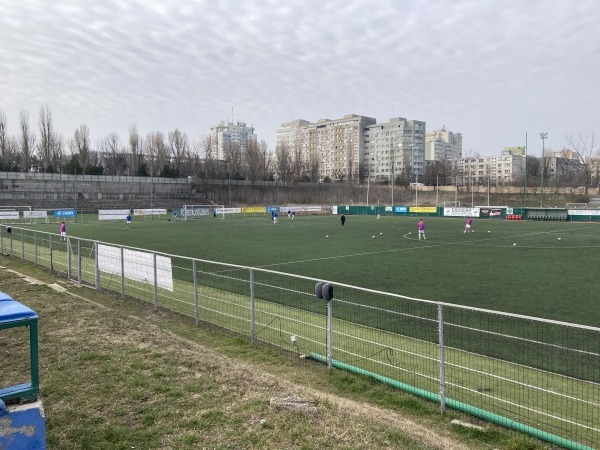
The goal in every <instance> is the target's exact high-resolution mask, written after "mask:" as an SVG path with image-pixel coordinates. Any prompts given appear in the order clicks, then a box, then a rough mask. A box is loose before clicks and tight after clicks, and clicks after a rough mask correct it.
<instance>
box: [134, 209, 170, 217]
mask: <svg viewBox="0 0 600 450" xmlns="http://www.w3.org/2000/svg"><path fill="white" fill-rule="evenodd" d="M164 214H167V210H166V209H160V208H159V209H156V208H155V209H134V210H133V215H134V216H160V215H164Z"/></svg>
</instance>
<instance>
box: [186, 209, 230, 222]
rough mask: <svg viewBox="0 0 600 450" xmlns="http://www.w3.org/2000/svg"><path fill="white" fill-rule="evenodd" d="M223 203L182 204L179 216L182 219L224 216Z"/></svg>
mask: <svg viewBox="0 0 600 450" xmlns="http://www.w3.org/2000/svg"><path fill="white" fill-rule="evenodd" d="M224 211H225V205H183V206H182V208H181V218H182V219H183V220H195V219H212V218H217V217H218V218H219V219H224V218H225V212H224Z"/></svg>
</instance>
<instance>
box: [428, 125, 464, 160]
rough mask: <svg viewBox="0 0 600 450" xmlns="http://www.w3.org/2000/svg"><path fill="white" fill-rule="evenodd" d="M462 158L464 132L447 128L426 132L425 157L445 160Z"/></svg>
mask: <svg viewBox="0 0 600 450" xmlns="http://www.w3.org/2000/svg"><path fill="white" fill-rule="evenodd" d="M460 158H462V134H461V133H454V132H452V131H448V130H446V129H445V128H442V129H441V130H434V131H431V132H429V133H427V134H425V159H426V160H427V161H445V160H447V159H460Z"/></svg>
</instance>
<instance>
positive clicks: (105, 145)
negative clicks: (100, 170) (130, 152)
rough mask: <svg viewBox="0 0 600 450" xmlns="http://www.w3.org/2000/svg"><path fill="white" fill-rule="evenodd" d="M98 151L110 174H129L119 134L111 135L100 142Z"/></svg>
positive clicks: (113, 133)
mask: <svg viewBox="0 0 600 450" xmlns="http://www.w3.org/2000/svg"><path fill="white" fill-rule="evenodd" d="M98 151H99V152H100V155H101V157H102V161H103V165H104V167H105V169H106V170H107V171H108V173H109V174H111V175H112V174H114V175H123V174H125V173H127V168H128V164H127V160H126V158H125V155H124V153H123V146H122V145H121V140H120V139H119V135H118V134H117V133H115V132H112V133H109V134H108V135H107V136H105V137H103V138H102V139H100V141H99V142H98Z"/></svg>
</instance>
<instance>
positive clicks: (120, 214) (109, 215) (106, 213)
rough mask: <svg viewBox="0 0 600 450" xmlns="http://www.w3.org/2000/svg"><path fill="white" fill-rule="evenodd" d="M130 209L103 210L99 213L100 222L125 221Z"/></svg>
mask: <svg viewBox="0 0 600 450" xmlns="http://www.w3.org/2000/svg"><path fill="white" fill-rule="evenodd" d="M130 212H131V211H130V210H129V209H101V210H99V211H98V220H125V218H126V217H127V214H129V213H130Z"/></svg>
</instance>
